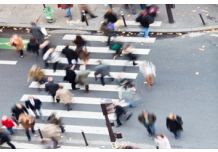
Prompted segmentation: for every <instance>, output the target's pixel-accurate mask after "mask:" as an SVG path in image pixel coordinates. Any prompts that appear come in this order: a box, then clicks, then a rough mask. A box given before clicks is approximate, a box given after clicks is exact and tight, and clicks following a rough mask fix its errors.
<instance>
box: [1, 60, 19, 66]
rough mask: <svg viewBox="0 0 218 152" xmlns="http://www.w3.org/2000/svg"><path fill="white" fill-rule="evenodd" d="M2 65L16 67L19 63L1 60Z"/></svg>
mask: <svg viewBox="0 0 218 152" xmlns="http://www.w3.org/2000/svg"><path fill="white" fill-rule="evenodd" d="M0 64H4V65H5V64H6V65H16V64H17V61H10V60H0Z"/></svg>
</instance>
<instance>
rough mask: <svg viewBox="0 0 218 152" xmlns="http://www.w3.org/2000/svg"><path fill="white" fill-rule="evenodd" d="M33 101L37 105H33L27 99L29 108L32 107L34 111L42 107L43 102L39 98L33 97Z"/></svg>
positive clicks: (26, 102)
mask: <svg viewBox="0 0 218 152" xmlns="http://www.w3.org/2000/svg"><path fill="white" fill-rule="evenodd" d="M33 101H34V104H35V105H32V104H31V102H30V100H27V101H25V105H26V107H27V108H28V109H29V108H30V109H31V110H33V111H35V110H39V109H41V105H42V102H41V101H40V100H39V99H35V98H33Z"/></svg>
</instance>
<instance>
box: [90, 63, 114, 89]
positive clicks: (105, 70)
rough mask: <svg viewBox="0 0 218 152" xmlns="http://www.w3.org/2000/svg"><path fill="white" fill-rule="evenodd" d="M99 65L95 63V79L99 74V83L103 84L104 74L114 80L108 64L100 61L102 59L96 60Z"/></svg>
mask: <svg viewBox="0 0 218 152" xmlns="http://www.w3.org/2000/svg"><path fill="white" fill-rule="evenodd" d="M98 63H99V65H97V66H96V67H95V72H94V75H95V81H97V76H98V75H100V81H101V84H102V85H103V86H104V85H105V81H104V77H105V76H109V77H110V78H111V81H114V78H113V77H112V76H111V75H110V66H109V65H107V64H104V63H102V61H100V60H99V61H98Z"/></svg>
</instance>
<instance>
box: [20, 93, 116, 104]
mask: <svg viewBox="0 0 218 152" xmlns="http://www.w3.org/2000/svg"><path fill="white" fill-rule="evenodd" d="M29 96H33V97H34V98H37V99H40V100H41V101H42V102H49V103H52V102H53V99H52V97H51V96H49V95H33V94H24V95H23V96H22V97H21V99H20V101H23V102H24V101H26V100H27V99H28V97H29ZM104 100H109V101H111V102H113V101H118V99H102V98H92V97H91V98H90V97H74V102H73V104H92V105H99V104H101V103H102V102H103V101H104Z"/></svg>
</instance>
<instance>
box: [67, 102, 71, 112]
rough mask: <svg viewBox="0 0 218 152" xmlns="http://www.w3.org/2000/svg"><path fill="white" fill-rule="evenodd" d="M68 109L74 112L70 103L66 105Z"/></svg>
mask: <svg viewBox="0 0 218 152" xmlns="http://www.w3.org/2000/svg"><path fill="white" fill-rule="evenodd" d="M66 107H67V111H70V110H72V108H71V106H70V103H67V104H66Z"/></svg>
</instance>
